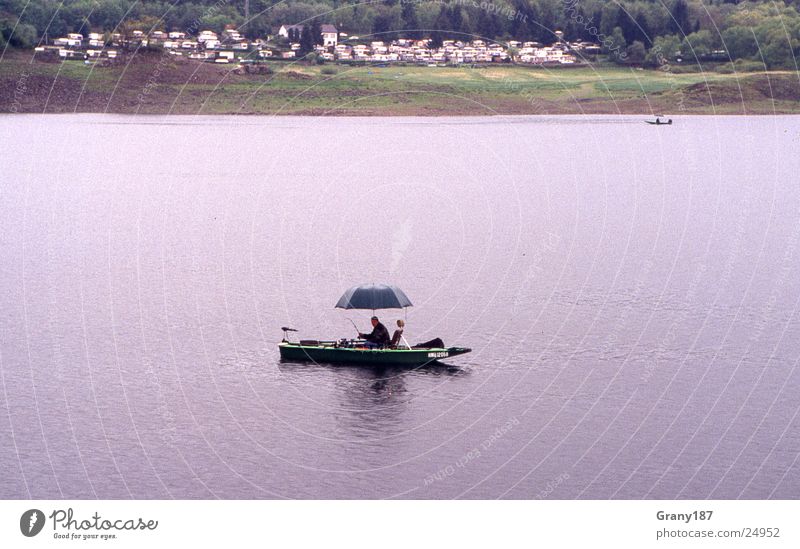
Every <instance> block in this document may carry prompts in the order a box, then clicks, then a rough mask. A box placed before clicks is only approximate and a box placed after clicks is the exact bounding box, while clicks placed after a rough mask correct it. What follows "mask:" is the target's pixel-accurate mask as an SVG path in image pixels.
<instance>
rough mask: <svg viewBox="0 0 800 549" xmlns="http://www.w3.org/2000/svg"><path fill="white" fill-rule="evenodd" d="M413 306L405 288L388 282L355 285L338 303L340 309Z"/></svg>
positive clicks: (337, 306)
mask: <svg viewBox="0 0 800 549" xmlns="http://www.w3.org/2000/svg"><path fill="white" fill-rule="evenodd" d="M412 306H413V304H412V303H411V300H410V299H408V296H406V294H404V293H403V290H401V289H400V288H398V287H396V286H388V285H386V284H360V285H358V286H353V287H352V288H350V289H349V290H347V291H346V292H345V293H344V295H343V296H342V297H340V298H339V302H338V303H336V308H338V309H372V310H375V309H403V308H405V307H412Z"/></svg>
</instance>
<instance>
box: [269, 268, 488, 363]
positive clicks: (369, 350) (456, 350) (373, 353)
mask: <svg viewBox="0 0 800 549" xmlns="http://www.w3.org/2000/svg"><path fill="white" fill-rule="evenodd" d="M411 306H412V303H411V300H410V299H408V296H407V295H406V294H405V293H404V292H403V291H402V290H401V289H400V288H398V287H396V286H390V285H387V284H359V285H358V286H353V287H352V288H350V289H349V290H347V291H346V292H345V293H344V295H342V297H341V298H339V301H338V302H337V303H336V308H337V309H361V310H371V311H372V312H373V315H374V313H375V310H378V309H405V308H406V307H411ZM376 320H377V318H376ZM350 322H353V321H352V320H351V321H350ZM353 328H355V329H356V331H359V330H358V328H357V327H356V325H355V323H353ZM281 330H283V340H282V341H281V342H280V344H279V345H278V349H280V352H281V360H283V361H293V362H319V363H326V364H364V365H373V366H374V365H377V366H424V365H426V364H433V363H436V362H438V361H440V360H443V359H445V358H450V357H454V356H458V355H463V354H466V353H469V352H471V351H472V349H468V348H466V347H445V346H444V343H443V342H442V340H441V339H439V338H436V339H432V340H430V341H427V342H425V343H420V344H417V345H414V346H410V345H409V344H408V343H407V342H406V341H405V339H402V330H400V336H401V341H396V343H397V345H395V346H391V345H384V346H376V345H373V344H371V343H369V342H367V341H364V340H363V339H346V338H344V339H340V340H338V341H317V340H315V339H301V340H300V341H299V342H294V341H289V332H297V330H295V329H294V328H287V327H285V326H284V327H283V328H281ZM359 337H363V334H361V333H360V331H359Z"/></svg>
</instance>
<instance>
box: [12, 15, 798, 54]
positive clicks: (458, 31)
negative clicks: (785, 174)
mask: <svg viewBox="0 0 800 549" xmlns="http://www.w3.org/2000/svg"><path fill="white" fill-rule="evenodd" d="M798 7H800V0H785V1H781V0H775V1H772V0H763V1H738V0H620V1H619V2H616V1H615V2H610V1H607V0H366V1H365V0H250V14H251V20H250V21H248V22H247V24H246V25H245V26H243V27H242V30H243V31H244V32H245V34H247V35H248V36H250V37H257V36H264V35H266V34H268V33H274V32H276V31H277V29H278V27H279V26H280V25H281V24H285V23H305V24H311V23H313V22H315V21H316V22H317V23H333V24H335V25H336V26H337V27H339V28H340V30H342V31H344V32H346V33H349V34H351V35H353V34H355V35H359V36H361V37H370V36H376V38H378V37H380V39H384V40H386V39H391V38H395V37H399V36H403V37H409V38H419V37H423V36H428V37H432V38H433V39H434V41H435V42H440V41H442V40H444V39H447V38H462V39H469V38H471V37H472V38H483V39H490V40H492V39H501V40H502V39H517V40H523V41H525V40H535V41H539V42H542V43H552V42H554V41H555V40H556V39H557V38H556V34H555V31H556V30H561V31H563V36H564V38H565V39H566V40H570V41H574V40H578V39H582V40H587V41H592V42H596V43H601V44H602V45H603V46H604V48H605V50H606V51H607V52H608V53H609V54H610V55H611V56H612V57H613V58H614V59H616V60H617V61H619V62H624V63H645V64H654V63H655V62H654V59H656V58H657V57H658V56H659V55H661V56H662V58H663V60H666V61H669V62H675V61H677V59H678V58H681V59H683V60H684V62H697V61H704V60H706V59H707V58H709V56H710V55H711V54H712V52H715V51H726V52H728V55H729V56H730V57H731V59H734V60H735V59H740V58H741V59H748V60H755V61H761V60H762V58H763V61H764V62H765V63H766V64H767V65H768V66H771V67H775V66H794V62H795V61H794V59H795V57H796V56H798V55H800V49H799V48H800V14H798ZM243 9H244V0H189V1H183V0H177V1H175V0H63V1H62V0H0V40H2V42H0V44H4V43H6V42H7V43H9V44H10V45H11V46H15V47H30V46H32V45H35V44H36V43H38V42H39V41H40V40H41V39H42V38H47V39H52V38H54V37H57V36H63V35H64V34H66V33H67V32H82V33H83V34H86V33H87V32H89V31H90V30H91V31H104V32H126V30H130V29H133V28H139V29H141V30H145V31H149V30H155V29H163V30H182V31H186V32H190V33H196V32H198V31H199V30H201V29H204V28H209V29H212V30H216V31H221V30H222V29H223V28H224V27H225V26H226V25H228V24H231V25H237V26H239V25H242V24H243V23H244V18H243V15H242V13H243ZM297 39H298V41H299V40H300V37H297ZM676 41H677V43H678V44H679V45H678V47H677V48H676V47H675V43H676ZM606 42H611V43H610V44H606ZM614 44H616V45H617V46H618V47H616V48H614ZM659 44H660V45H661V46H662V47H661V48H660V49H658V50H657V51H656V52H655V53H654V52H653V50H654V49H655V48H656V46H657V45H659ZM307 45H308V44H307ZM667 46H668V47H667ZM642 48H644V54H643V55H642Z"/></svg>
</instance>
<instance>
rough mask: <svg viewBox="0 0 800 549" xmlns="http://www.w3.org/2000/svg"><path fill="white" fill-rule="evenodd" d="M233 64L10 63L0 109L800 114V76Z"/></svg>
mask: <svg viewBox="0 0 800 549" xmlns="http://www.w3.org/2000/svg"><path fill="white" fill-rule="evenodd" d="M267 66H268V67H269V68H268V69H264V70H266V71H267V73H260V74H251V73H247V72H244V71H241V70H235V67H234V66H233V65H214V64H208V63H200V62H194V61H189V60H185V59H177V58H175V57H173V56H169V55H162V54H158V53H149V54H147V55H136V56H133V57H131V58H128V59H126V60H124V61H123V62H121V63H117V64H114V65H112V66H98V65H95V66H92V65H84V64H83V63H82V62H80V61H66V62H55V63H46V62H42V61H39V60H36V59H34V58H33V57H32V53H31V52H22V51H10V52H8V53H7V54H6V56H5V57H4V58H3V60H2V61H0V112H36V113H43V112H54V113H55V112H115V113H141V114H275V115H277V114H281V115H288V114H294V115H361V116H388V115H420V116H426V115H434V116H437V115H493V114H582V113H586V114H618V113H623V114H643V115H652V114H656V113H659V114H660V113H666V114H669V115H672V114H715V113H716V114H773V113H800V75H799V74H798V73H797V72H789V71H771V72H766V73H765V72H761V73H732V74H722V73H720V72H717V71H714V70H710V71H709V70H706V71H703V72H700V71H698V72H681V73H675V72H669V71H659V70H641V69H636V68H627V67H616V66H597V67H578V68H560V67H558V68H535V67H525V66H511V65H497V66H489V67H483V68H468V67H459V68H451V67H417V66H388V67H369V66H360V67H353V66H347V65H334V64H326V65H323V66H318V65H307V64H302V63H280V62H275V63H270V64H268V65H267Z"/></svg>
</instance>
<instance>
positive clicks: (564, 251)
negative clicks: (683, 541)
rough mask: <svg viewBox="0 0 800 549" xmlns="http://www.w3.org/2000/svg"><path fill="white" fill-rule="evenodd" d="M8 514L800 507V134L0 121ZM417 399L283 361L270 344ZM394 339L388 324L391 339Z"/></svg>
mask: <svg viewBox="0 0 800 549" xmlns="http://www.w3.org/2000/svg"><path fill="white" fill-rule="evenodd" d="M0 147H1V149H0V150H2V158H3V166H2V171H1V172H0V206H2V216H0V269H1V271H0V374H2V393H0V470H2V471H3V475H2V477H0V498H29V497H30V498H62V497H63V498H95V497H98V498H131V497H132V498H171V497H175V498H215V497H219V498H284V497H287V498H344V497H347V498H386V497H404V498H538V497H540V498H709V497H711V498H796V497H798V495H800V457H799V456H800V417H798V410H799V409H800V406H799V405H800V397H798V395H799V394H800V371H799V370H798V358H800V318H799V317H798V300H800V187H798V184H797V174H798V173H800V155H799V154H798V152H800V119H799V118H792V117H763V118H751V117H718V118H713V117H692V118H678V119H676V123H675V125H673V126H671V127H664V128H653V127H650V126H647V125H645V124H643V123H642V121H641V119H639V118H636V117H593V118H577V117H552V118H547V117H540V118H524V117H498V118H454V119H418V118H403V119H400V118H398V119H392V118H388V119H358V118H350V119H346V118H340V119H314V118H267V117H252V118H251V117H241V118H239V117H228V118H215V117H172V118H167V117H144V116H139V117H125V116H102V115H63V116H61V115H49V116H8V117H2V119H0ZM370 281H376V282H390V283H395V284H397V285H399V286H400V287H402V288H403V289H404V290H405V291H406V293H407V294H408V295H409V296H410V297H411V299H412V300H413V301H414V304H415V307H414V308H413V309H410V310H409V312H408V324H407V329H406V335H407V336H408V338H409V339H410V340H413V341H422V340H426V339H430V338H433V337H442V338H443V339H444V341H445V343H447V344H450V345H464V346H469V347H472V348H473V349H474V352H473V353H472V354H469V355H466V356H464V357H459V358H458V359H453V360H451V361H450V363H449V367H433V368H427V369H420V370H411V371H397V370H371V369H360V368H348V367H331V366H325V365H302V364H283V363H281V362H280V361H279V357H278V351H277V347H276V344H277V343H278V342H279V341H280V339H281V336H282V334H281V331H280V326H283V325H290V326H293V327H295V328H298V329H299V330H300V333H299V335H300V337H305V338H315V337H323V338H334V337H343V336H351V335H353V329H352V326H351V324H350V322H349V320H348V319H352V320H354V321H355V322H356V323H358V324H359V326H360V327H362V328H366V326H367V325H368V317H369V314H362V313H359V312H353V311H350V312H344V311H341V310H334V309H333V305H334V303H335V302H336V300H337V299H338V297H339V296H340V294H341V293H342V292H343V291H344V290H345V289H346V288H348V287H349V286H351V285H353V284H356V283H361V282H370ZM398 314H400V315H401V314H402V313H398V312H397V311H389V312H383V314H382V317H383V318H382V319H383V320H384V321H385V322H386V323H387V325H389V323H392V324H393V322H394V320H395V319H396V318H398Z"/></svg>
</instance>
